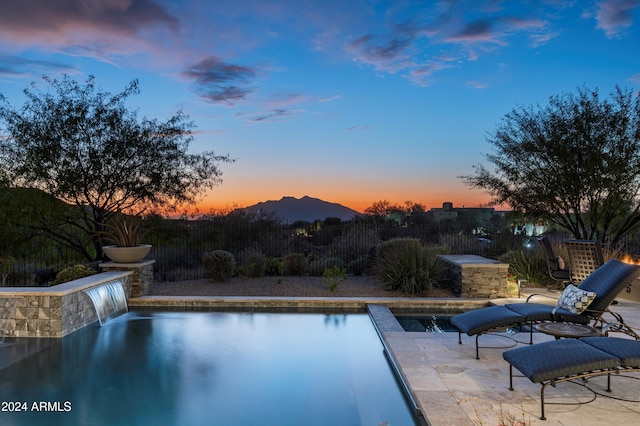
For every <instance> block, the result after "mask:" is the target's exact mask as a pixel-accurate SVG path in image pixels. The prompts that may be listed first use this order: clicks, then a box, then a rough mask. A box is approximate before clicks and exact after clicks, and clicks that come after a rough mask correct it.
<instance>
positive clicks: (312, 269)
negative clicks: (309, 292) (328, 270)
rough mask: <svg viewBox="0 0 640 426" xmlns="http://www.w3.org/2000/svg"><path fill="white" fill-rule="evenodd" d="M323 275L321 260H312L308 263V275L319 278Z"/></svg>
mask: <svg viewBox="0 0 640 426" xmlns="http://www.w3.org/2000/svg"><path fill="white" fill-rule="evenodd" d="M323 273H324V262H323V261H322V260H312V261H311V262H309V275H311V276H314V277H319V276H321V275H322V274H323Z"/></svg>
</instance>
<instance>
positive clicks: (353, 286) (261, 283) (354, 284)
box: [151, 276, 452, 297]
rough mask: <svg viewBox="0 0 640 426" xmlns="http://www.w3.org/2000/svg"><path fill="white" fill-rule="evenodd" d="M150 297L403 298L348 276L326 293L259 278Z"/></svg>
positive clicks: (163, 286)
mask: <svg viewBox="0 0 640 426" xmlns="http://www.w3.org/2000/svg"><path fill="white" fill-rule="evenodd" d="M151 294H152V295H153V296H265V297H268V296H287V297H360V296H369V297H407V296H408V295H407V294H405V293H402V292H399V291H389V290H387V289H386V288H385V285H384V284H383V283H382V282H381V281H379V280H377V279H375V278H373V277H367V276H351V277H349V278H348V279H347V280H346V281H344V282H343V283H342V284H340V286H339V287H338V288H337V289H336V290H334V291H330V290H329V289H328V288H327V286H326V285H325V284H324V283H323V282H322V277H306V276H305V277H294V276H285V277H262V278H249V279H247V278H240V277H234V278H231V280H230V281H228V282H223V283H220V282H211V281H208V280H206V279H204V280H196V281H181V282H172V283H154V284H153V286H152V290H151ZM428 296H429V297H451V296H452V294H451V292H450V291H448V290H438V289H434V290H433V291H432V292H430V293H429V294H428Z"/></svg>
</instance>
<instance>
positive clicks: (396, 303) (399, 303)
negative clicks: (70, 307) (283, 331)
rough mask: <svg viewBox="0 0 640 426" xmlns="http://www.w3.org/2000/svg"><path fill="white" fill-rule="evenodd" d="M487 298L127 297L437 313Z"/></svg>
mask: <svg viewBox="0 0 640 426" xmlns="http://www.w3.org/2000/svg"><path fill="white" fill-rule="evenodd" d="M489 303H490V302H489V301H488V300H487V299H460V298H417V297H330V298H327V297H263V296H142V297H132V298H129V299H128V304H129V307H136V308H145V307H149V308H156V307H171V308H203V309H205V308H209V309H211V308H217V309H264V310H269V309H298V310H309V309H318V310H332V309H341V310H344V309H346V310H352V309H353V310H358V311H366V309H367V305H385V306H388V307H389V308H390V309H393V310H395V311H398V312H402V311H405V310H406V311H414V310H417V309H434V310H437V312H439V313H459V312H462V311H467V310H469V309H476V308H479V307H483V306H487V305H488V304H489Z"/></svg>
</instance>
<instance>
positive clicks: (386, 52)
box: [345, 0, 564, 85]
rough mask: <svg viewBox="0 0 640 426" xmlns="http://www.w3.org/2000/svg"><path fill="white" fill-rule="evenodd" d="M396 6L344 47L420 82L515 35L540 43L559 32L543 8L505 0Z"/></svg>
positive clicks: (357, 58)
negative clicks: (378, 26) (382, 21)
mask: <svg viewBox="0 0 640 426" xmlns="http://www.w3.org/2000/svg"><path fill="white" fill-rule="evenodd" d="M548 7H551V8H554V9H558V8H560V6H557V7H556V5H555V3H551V4H550V5H549V6H548ZM562 7H564V6H562ZM400 9H401V8H400V7H398V8H393V9H390V11H389V12H388V13H387V15H385V18H386V25H385V27H384V30H381V31H378V32H371V31H370V32H368V33H366V34H364V35H360V36H359V37H354V38H353V39H352V40H351V41H349V42H348V43H346V44H345V50H346V51H347V52H348V53H350V54H351V55H352V56H353V59H354V60H355V61H356V62H358V63H361V64H365V65H370V66H372V67H373V68H374V69H375V70H376V71H379V72H384V73H388V74H396V73H401V75H403V76H404V77H406V78H408V79H409V80H410V81H412V82H414V83H416V84H420V85H428V84H430V83H431V82H432V81H433V78H434V75H435V73H436V72H437V71H441V70H443V69H445V68H451V67H452V66H454V64H455V66H461V65H462V64H463V63H464V62H465V61H476V60H478V59H479V58H480V56H481V55H484V54H486V53H487V52H491V51H493V50H496V49H500V48H502V47H505V46H508V45H509V44H510V40H511V39H512V38H514V37H516V36H524V37H527V38H528V39H529V41H530V45H531V46H533V47H538V46H541V45H543V44H545V43H548V42H549V41H550V40H552V39H553V38H554V37H556V36H557V35H558V32H557V31H554V30H553V29H551V24H550V22H549V21H548V20H547V16H546V15H545V14H544V13H543V12H540V11H539V10H538V9H531V10H530V9H527V8H523V7H521V5H520V6H517V5H514V4H512V3H508V2H500V1H493V0H490V1H485V2H475V1H474V2H471V1H455V0H443V1H440V2H438V3H435V4H434V5H433V6H432V7H423V8H419V9H418V10H417V11H416V10H415V9H413V10H404V11H401V10H400ZM444 57H449V58H451V59H448V60H444V59H442V58H444Z"/></svg>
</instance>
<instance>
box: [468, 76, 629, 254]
mask: <svg viewBox="0 0 640 426" xmlns="http://www.w3.org/2000/svg"><path fill="white" fill-rule="evenodd" d="M487 140H488V142H489V143H490V144H491V145H493V147H494V152H493V153H491V154H487V155H486V159H487V160H488V161H489V163H493V165H494V166H495V171H493V172H492V171H490V170H488V169H487V168H485V167H484V166H483V165H478V166H476V167H475V174H473V175H469V176H462V178H463V179H464V180H465V181H466V183H467V184H468V185H471V186H473V187H476V188H481V189H484V190H485V191H487V192H488V193H489V194H490V195H492V197H493V200H492V201H493V202H494V203H497V204H509V205H510V206H511V207H512V208H514V209H516V210H520V211H522V212H523V213H524V214H527V215H530V216H533V217H541V218H546V219H548V220H549V221H551V222H553V223H556V224H557V225H559V226H560V227H562V228H565V229H567V230H568V231H570V232H571V233H572V234H573V236H574V237H575V238H579V239H598V240H600V241H602V242H609V243H610V244H611V245H613V246H615V245H617V244H618V243H619V241H620V238H621V237H623V236H624V235H626V234H628V233H629V232H631V231H633V230H634V229H636V228H637V227H638V223H639V222H640V199H639V190H640V95H634V94H633V93H632V92H631V91H630V90H623V89H621V88H619V87H616V90H615V92H614V93H612V94H611V95H610V96H609V98H607V99H601V98H600V97H599V95H598V90H597V89H595V90H588V89H587V88H585V87H584V86H583V87H579V88H578V91H577V94H571V93H568V94H567V93H565V94H562V95H558V96H553V97H551V98H550V99H549V104H548V105H547V106H545V107H540V106H536V107H535V108H534V107H517V108H515V109H513V110H512V111H511V112H510V113H509V114H507V115H506V116H505V117H503V119H502V121H501V123H500V124H499V125H498V127H497V130H496V131H495V132H494V133H492V134H490V135H489V136H488V137H487Z"/></svg>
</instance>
